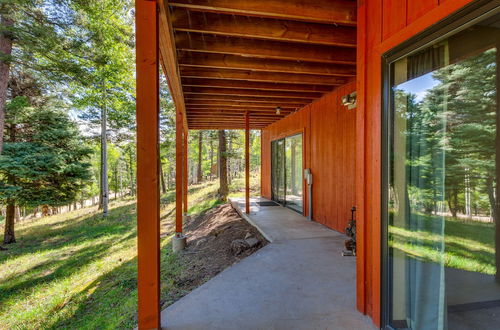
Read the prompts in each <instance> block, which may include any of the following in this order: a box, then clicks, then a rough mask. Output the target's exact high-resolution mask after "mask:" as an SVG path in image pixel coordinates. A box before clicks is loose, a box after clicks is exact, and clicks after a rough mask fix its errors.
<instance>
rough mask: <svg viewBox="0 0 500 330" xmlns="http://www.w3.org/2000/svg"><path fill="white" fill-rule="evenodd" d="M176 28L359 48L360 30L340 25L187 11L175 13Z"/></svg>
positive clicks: (173, 12)
mask: <svg viewBox="0 0 500 330" xmlns="http://www.w3.org/2000/svg"><path fill="white" fill-rule="evenodd" d="M172 25H173V27H174V29H175V30H177V31H184V32H199V33H209V34H214V35H224V36H231V37H244V38H254V39H262V40H275V41H290V42H298V43H305V44H318V45H326V46H341V47H356V29H353V28H352V27H344V26H338V25H329V24H311V23H305V22H298V21H283V20H277V19H269V18H262V17H252V16H236V15H225V14H215V13H205V12H196V11H188V10H186V9H183V8H174V9H173V11H172Z"/></svg>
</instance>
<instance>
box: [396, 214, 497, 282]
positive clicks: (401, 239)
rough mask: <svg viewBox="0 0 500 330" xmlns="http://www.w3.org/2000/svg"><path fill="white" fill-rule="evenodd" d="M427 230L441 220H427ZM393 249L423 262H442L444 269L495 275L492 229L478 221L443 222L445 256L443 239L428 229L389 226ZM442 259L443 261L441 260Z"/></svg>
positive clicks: (433, 218) (450, 220) (451, 220)
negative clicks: (442, 250) (412, 229)
mask: <svg viewBox="0 0 500 330" xmlns="http://www.w3.org/2000/svg"><path fill="white" fill-rule="evenodd" d="M423 221H425V222H426V226H425V227H427V228H430V227H431V226H432V224H433V222H436V223H439V222H440V221H442V220H441V219H440V218H435V217H427V218H426V219H425V220H423ZM389 232H390V236H391V242H390V244H392V246H393V247H394V248H395V249H399V250H401V251H404V252H405V253H407V254H408V255H410V256H413V257H415V258H419V259H421V260H424V261H431V262H441V261H444V265H445V266H446V267H451V268H458V269H463V270H467V271H472V272H480V273H485V274H489V275H494V274H495V273H496V265H495V225H494V224H493V223H484V222H479V221H464V220H459V219H453V218H448V217H447V218H446V219H445V241H444V250H445V253H444V255H443V254H442V253H441V252H440V251H441V248H440V244H441V241H442V236H441V235H440V234H439V233H436V232H433V231H432V230H431V229H427V230H417V231H411V230H408V229H403V228H398V227H394V226H390V228H389ZM443 258H444V260H443Z"/></svg>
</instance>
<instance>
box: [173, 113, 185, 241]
mask: <svg viewBox="0 0 500 330" xmlns="http://www.w3.org/2000/svg"><path fill="white" fill-rule="evenodd" d="M182 117H183V116H182V113H180V111H179V110H177V112H176V115H175V233H176V236H177V237H180V236H182V207H183V198H184V197H183V195H184V192H183V188H184V181H183V177H184V174H183V172H184V169H183V167H184V125H183V118H182Z"/></svg>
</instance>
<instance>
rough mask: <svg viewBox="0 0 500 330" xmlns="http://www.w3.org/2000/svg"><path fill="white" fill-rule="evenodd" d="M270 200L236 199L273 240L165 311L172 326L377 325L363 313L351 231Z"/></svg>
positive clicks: (166, 323)
mask: <svg viewBox="0 0 500 330" xmlns="http://www.w3.org/2000/svg"><path fill="white" fill-rule="evenodd" d="M260 201H267V200H266V199H262V198H252V199H251V201H250V205H251V212H250V214H245V202H244V200H242V199H232V201H231V202H232V205H233V207H235V208H236V209H237V210H238V212H239V213H240V214H242V215H244V216H245V218H246V219H247V220H248V221H249V222H251V223H252V224H254V226H256V227H257V228H258V229H259V231H260V232H261V233H263V235H264V236H265V237H266V238H268V239H270V240H271V244H268V245H267V246H265V247H264V248H262V249H260V250H259V251H257V252H256V253H254V254H252V255H251V256H249V257H247V258H245V259H243V260H242V261H240V262H239V263H237V264H236V265H234V266H232V267H230V268H228V269H226V270H225V271H223V272H222V273H220V274H219V275H217V276H216V277H214V278H213V279H211V280H210V281H208V282H207V283H205V284H204V285H202V286H201V287H199V288H197V289H195V290H194V291H193V292H191V293H190V294H188V295H187V296H185V297H184V298H182V299H181V300H179V301H177V302H176V303H174V304H173V305H171V306H169V307H168V308H167V309H165V310H164V311H162V326H163V327H165V328H168V329H356V330H364V329H367V330H368V329H375V327H374V326H373V325H372V322H371V320H370V319H369V318H368V317H367V316H364V315H362V314H361V313H359V312H357V310H356V302H355V290H356V285H355V282H356V279H355V273H356V261H355V258H353V257H342V254H341V252H342V250H343V249H344V240H345V238H346V237H345V236H344V235H342V234H340V233H338V232H336V231H334V230H331V229H329V228H327V227H325V226H323V225H321V224H319V223H316V222H311V221H309V220H307V218H305V217H304V216H302V215H300V214H298V213H297V212H294V211H292V210H290V209H288V208H285V207H282V206H259V204H258V202H260Z"/></svg>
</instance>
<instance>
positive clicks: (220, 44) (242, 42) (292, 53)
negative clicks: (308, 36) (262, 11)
mask: <svg viewBox="0 0 500 330" xmlns="http://www.w3.org/2000/svg"><path fill="white" fill-rule="evenodd" d="M175 40H176V46H177V49H179V50H185V51H196V52H204V53H217V54H232V55H242V56H252V57H257V58H271V59H281V60H294V61H308V62H320V63H337V64H350V65H355V64H356V50H355V49H353V48H345V47H334V46H323V45H304V44H298V43H290V42H277V41H269V40H255V39H246V38H233V37H225V36H214V35H209V34H200V33H187V32H178V33H176V34H175Z"/></svg>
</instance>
